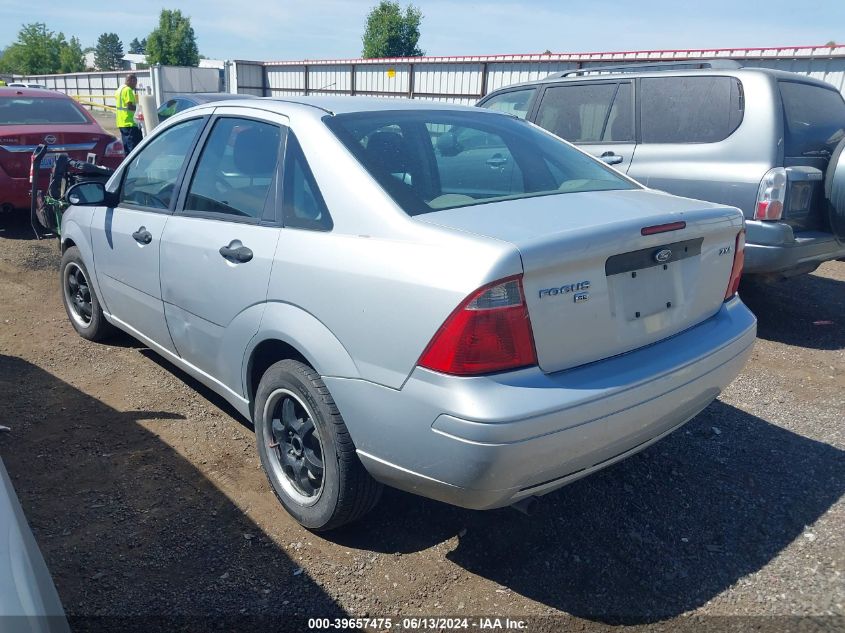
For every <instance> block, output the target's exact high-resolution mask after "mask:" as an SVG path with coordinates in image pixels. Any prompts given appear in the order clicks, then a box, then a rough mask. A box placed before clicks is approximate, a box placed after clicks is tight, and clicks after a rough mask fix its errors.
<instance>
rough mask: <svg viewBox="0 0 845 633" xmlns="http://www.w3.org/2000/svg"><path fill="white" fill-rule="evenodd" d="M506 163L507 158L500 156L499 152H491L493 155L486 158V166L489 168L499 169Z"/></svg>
mask: <svg viewBox="0 0 845 633" xmlns="http://www.w3.org/2000/svg"><path fill="white" fill-rule="evenodd" d="M507 164H508V159H507V158H505V157H504V156H502V155H501V154H493V156H491V157H490V158H488V159H487V166H488V167H489V168H490V169H500V168H502V167H504V166H505V165H507Z"/></svg>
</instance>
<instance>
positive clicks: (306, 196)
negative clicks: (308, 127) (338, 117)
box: [282, 132, 333, 231]
mask: <svg viewBox="0 0 845 633" xmlns="http://www.w3.org/2000/svg"><path fill="white" fill-rule="evenodd" d="M283 190H284V194H283V195H284V200H283V204H282V206H283V208H284V224H285V226H288V227H293V228H297V229H310V230H312V231H331V229H332V226H333V223H332V218H331V216H330V215H329V209H328V207H326V203H325V201H324V200H323V196H322V194H321V193H320V190H319V189H318V188H317V181H316V180H315V179H314V175H313V174H312V173H311V168H310V167H308V162H307V161H306V160H305V154H304V153H303V152H302V147H301V146H300V145H299V141H298V140H296V136H295V135H294V133H293V132H288V140H287V147H286V149H285V181H284V187H283Z"/></svg>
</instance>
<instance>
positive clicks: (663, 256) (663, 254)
mask: <svg viewBox="0 0 845 633" xmlns="http://www.w3.org/2000/svg"><path fill="white" fill-rule="evenodd" d="M671 257H672V250H671V249H669V248H664V249H662V250H659V251H657V252H656V253H655V254H654V261H656V262H657V263H658V264H662V263H663V262H668V261H669V259H671Z"/></svg>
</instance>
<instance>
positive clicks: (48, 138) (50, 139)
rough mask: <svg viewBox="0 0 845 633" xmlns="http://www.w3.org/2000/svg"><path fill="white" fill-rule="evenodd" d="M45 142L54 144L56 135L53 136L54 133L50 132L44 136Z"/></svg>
mask: <svg viewBox="0 0 845 633" xmlns="http://www.w3.org/2000/svg"><path fill="white" fill-rule="evenodd" d="M44 142H45V143H47V145H52V144H53V143H55V142H56V137H55V136H53V135H52V134H48V135H47V136H45V137H44Z"/></svg>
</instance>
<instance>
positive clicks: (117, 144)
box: [105, 139, 126, 158]
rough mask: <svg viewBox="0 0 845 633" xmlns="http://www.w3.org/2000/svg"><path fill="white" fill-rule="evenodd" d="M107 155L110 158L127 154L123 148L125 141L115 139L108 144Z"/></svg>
mask: <svg viewBox="0 0 845 633" xmlns="http://www.w3.org/2000/svg"><path fill="white" fill-rule="evenodd" d="M105 156H106V157H108V158H115V157H123V156H126V152H125V151H124V149H123V142H122V141H118V140H117V139H115V140H114V141H112V142H111V143H109V144H108V145H106V152H105Z"/></svg>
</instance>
